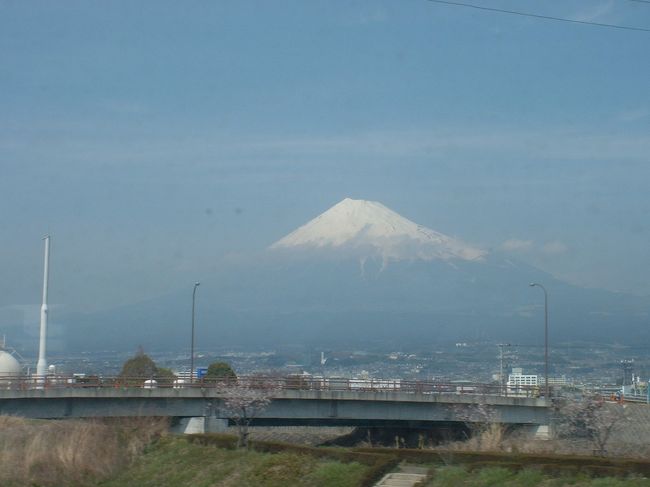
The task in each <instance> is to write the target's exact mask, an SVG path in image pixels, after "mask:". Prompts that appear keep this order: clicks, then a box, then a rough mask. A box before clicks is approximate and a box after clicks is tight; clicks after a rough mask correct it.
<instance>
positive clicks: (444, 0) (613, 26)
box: [427, 0, 650, 32]
mask: <svg viewBox="0 0 650 487" xmlns="http://www.w3.org/2000/svg"><path fill="white" fill-rule="evenodd" d="M427 1H428V2H431V3H440V4H443V5H451V6H454V7H466V8H474V9H476V10H487V11H488V12H498V13H502V14H511V15H520V16H522V17H533V18H535V19H543V20H555V21H558V22H569V23H571V24H584V25H594V26H596V27H608V28H610V29H622V30H636V31H641V32H650V29H646V28H643V27H629V26H626V25H616V24H602V23H600V22H589V21H587V20H573V19H565V18H563V17H553V16H550V15H540V14H531V13H528V12H520V11H518V10H506V9H501V8H494V7H485V6H483V5H474V4H472V3H463V2H452V1H448V0H427ZM637 1H641V0H637ZM643 3H650V0H649V1H647V2H646V1H644V2H643Z"/></svg>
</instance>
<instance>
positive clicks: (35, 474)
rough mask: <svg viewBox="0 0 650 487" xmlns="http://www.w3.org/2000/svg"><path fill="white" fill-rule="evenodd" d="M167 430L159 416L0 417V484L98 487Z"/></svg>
mask: <svg viewBox="0 0 650 487" xmlns="http://www.w3.org/2000/svg"><path fill="white" fill-rule="evenodd" d="M167 428H168V424H167V421H166V420H162V419H159V418H128V419H121V420H111V421H76V420H69V421H32V420H26V419H21V418H14V417H8V416H0V485H2V486H3V487H19V486H20V487H22V486H42V487H49V486H57V487H58V486H63V485H65V486H90V485H96V483H97V481H98V480H99V479H105V478H110V477H111V476H114V475H115V474H117V473H118V472H119V471H120V470H122V469H124V468H126V467H127V466H128V465H129V464H130V463H131V462H132V461H133V460H134V459H135V458H136V457H138V456H139V455H140V454H141V453H142V451H143V450H144V448H145V447H146V446H147V445H148V444H149V443H151V441H152V440H153V439H155V438H157V437H158V436H159V435H160V434H162V433H163V432H164V431H165V430H166V429H167Z"/></svg>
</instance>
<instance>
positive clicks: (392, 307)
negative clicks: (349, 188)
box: [62, 198, 650, 350]
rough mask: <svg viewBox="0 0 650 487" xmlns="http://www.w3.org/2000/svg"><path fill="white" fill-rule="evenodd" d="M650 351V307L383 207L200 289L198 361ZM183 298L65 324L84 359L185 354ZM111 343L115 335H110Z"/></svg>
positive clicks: (293, 238)
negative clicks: (296, 350) (487, 345)
mask: <svg viewBox="0 0 650 487" xmlns="http://www.w3.org/2000/svg"><path fill="white" fill-rule="evenodd" d="M532 281H535V282H540V283H543V284H544V285H545V287H546V288H547V290H548V291H549V309H550V323H549V327H550V338H551V341H552V342H553V341H556V340H558V341H559V340H592V341H612V340H617V341H621V342H625V341H628V342H635V341H638V340H640V339H648V338H650V326H648V325H649V324H650V323H649V322H650V318H649V317H650V300H648V299H647V298H644V297H638V296H631V295H626V294H619V293H612V292H609V291H604V290H597V289H584V288H579V287H576V286H572V285H570V284H567V283H565V282H562V281H561V280H558V279H556V278H554V277H553V276H551V275H549V274H547V273H545V272H543V271H541V270H539V269H536V268H534V267H532V266H529V265H527V264H524V263H521V262H516V261H513V260H511V259H509V258H507V256H505V255H499V254H498V253H497V252H488V251H487V250H485V249H481V248H479V247H478V246H474V245H470V244H468V243H465V242H463V241H462V240H461V239H459V238H455V237H451V236H447V235H444V234H443V233H440V232H437V231H434V230H431V229H428V228H425V227H423V226H421V225H418V224H417V223H414V222H412V221H410V220H408V219H406V218H404V217H402V216H400V215H399V214H397V213H395V212H394V211H392V210H390V209H389V208H387V207H385V206H384V205H382V204H381V203H377V202H372V201H364V200H353V199H349V198H346V199H344V200H343V201H341V202H339V203H338V204H336V205H334V206H333V207H331V208H330V209H329V210H327V211H325V212H324V213H322V214H321V215H319V216H317V217H315V218H314V219H313V220H311V221H309V222H307V223H306V224H304V225H303V226H301V227H299V228H297V229H296V230H295V231H293V232H291V233H289V234H288V235H286V236H285V237H283V238H281V239H280V240H278V241H276V242H275V243H273V244H272V245H270V246H269V247H268V248H267V249H266V250H265V251H264V252H262V253H261V254H259V255H256V256H245V257H244V258H241V259H239V260H237V261H236V262H232V261H231V262H229V263H222V264H220V265H219V267H218V271H217V272H215V273H214V275H213V276H212V277H210V278H208V279H202V285H201V290H200V295H199V298H198V305H197V323H198V326H197V343H198V344H199V345H198V346H199V348H209V347H215V346H237V345H239V346H249V347H250V346H270V347H275V346H278V345H279V344H287V343H292V344H302V345H314V346H320V347H323V346H328V347H337V346H342V345H343V344H345V346H358V347H364V346H382V345H385V346H387V347H396V346H402V345H404V346H411V345H415V346H426V344H428V343H434V342H454V341H471V340H474V341H476V340H482V341H488V340H495V341H496V340H499V341H502V340H506V341H519V342H521V343H524V342H530V343H540V340H541V339H542V337H543V330H542V326H541V323H542V322H543V321H542V320H543V296H542V295H541V294H540V293H539V292H538V290H534V289H531V288H530V287H529V286H528V284H529V283H530V282H532ZM190 302H191V301H190V300H189V299H188V295H187V292H182V293H181V292H178V293H173V294H171V295H169V296H164V297H161V298H159V299H155V300H152V301H148V302H145V303H136V304H133V305H131V306H128V307H122V308H117V309H113V310H109V311H106V312H103V313H95V314H93V315H71V316H67V317H63V318H62V320H64V321H65V322H66V323H67V324H68V332H67V333H66V336H67V340H68V347H69V348H70V349H74V350H89V349H127V350H133V349H134V348H135V346H136V345H138V344H142V345H143V346H145V348H148V349H153V348H156V349H168V350H169V349H178V348H179V343H181V344H182V343H184V341H185V340H186V335H187V333H186V326H184V325H185V324H186V322H187V316H189V314H188V313H189V309H188V303H190ZM108 330H110V332H109V331H108Z"/></svg>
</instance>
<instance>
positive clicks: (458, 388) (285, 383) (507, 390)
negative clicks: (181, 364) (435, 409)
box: [0, 375, 542, 397]
mask: <svg viewBox="0 0 650 487" xmlns="http://www.w3.org/2000/svg"><path fill="white" fill-rule="evenodd" d="M236 386H242V387H247V388H251V389H268V390H278V389H280V390H283V389H284V390H287V389H288V390H323V391H361V392H379V391H382V392H402V393H413V394H478V395H491V396H511V397H540V392H542V391H540V388H539V387H536V386H514V387H504V386H500V385H498V384H486V383H479V382H453V381H435V380H433V381H427V380H403V379H354V378H352V379H350V378H343V377H313V376H302V375H299V376H298V375H296V376H293V375H289V376H265V375H245V376H239V377H237V378H202V379H194V380H190V379H189V378H183V377H180V378H178V377H167V376H155V375H154V376H133V377H124V376H115V377H106V376H94V375H93V376H84V377H80V376H66V375H48V376H45V377H35V376H32V377H24V376H20V377H10V376H0V390H2V389H4V390H7V389H9V390H32V389H86V388H102V389H106V388H115V389H122V388H140V389H158V388H173V389H192V388H200V389H206V388H214V389H216V388H227V387H236Z"/></svg>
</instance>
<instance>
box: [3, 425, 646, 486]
mask: <svg viewBox="0 0 650 487" xmlns="http://www.w3.org/2000/svg"><path fill="white" fill-rule="evenodd" d="M167 427H168V425H167V423H166V422H165V421H163V420H160V419H159V418H158V419H157V418H135V419H133V418H132V419H122V420H118V421H80V420H71V421H30V420H24V419H20V418H10V417H0V485H1V486H2V487H23V486H25V487H27V486H29V487H61V486H66V487H136V486H137V487H147V486H151V487H153V486H155V487H185V486H187V487H201V486H205V487H207V486H210V487H240V486H241V487H248V486H251V487H252V486H254V487H276V486H277V487H280V486H282V487H285V486H287V487H329V486H332V487H372V486H374V485H375V484H376V482H377V481H378V480H379V479H381V478H382V476H383V475H385V474H386V473H388V472H392V471H395V470H396V469H397V468H398V466H399V465H400V464H407V465H418V466H419V467H420V469H421V467H425V468H426V469H428V471H429V474H430V478H429V479H428V480H427V482H428V483H427V484H426V485H427V486H428V487H445V486H448V487H452V486H454V487H456V486H459V487H463V486H467V487H470V486H471V487H483V486H485V487H487V486H504V487H532V486H541V487H560V486H576V487H606V486H612V487H623V486H631V487H650V480H648V478H647V477H650V462H647V461H646V460H645V459H634V458H629V457H627V458H621V457H618V458H614V457H610V458H602V457H595V456H584V455H583V456H579V455H575V454H573V455H558V454H553V453H551V454H546V453H537V454H531V453H521V452H505V451H498V450H490V449H484V450H482V451H477V450H473V451H467V450H464V451H461V450H458V449H456V450H454V449H443V448H438V449H419V450H418V449H413V450H409V449H392V448H322V447H318V448H314V447H309V446H305V445H295V444H288V443H278V442H273V441H261V440H260V441H253V443H252V448H251V449H250V450H237V449H236V448H235V445H236V443H237V439H236V437H234V436H232V435H224V434H206V435H190V436H174V435H169V434H167V433H166V431H167ZM486 445H487V444H486V443H483V446H484V447H485V446H486Z"/></svg>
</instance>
